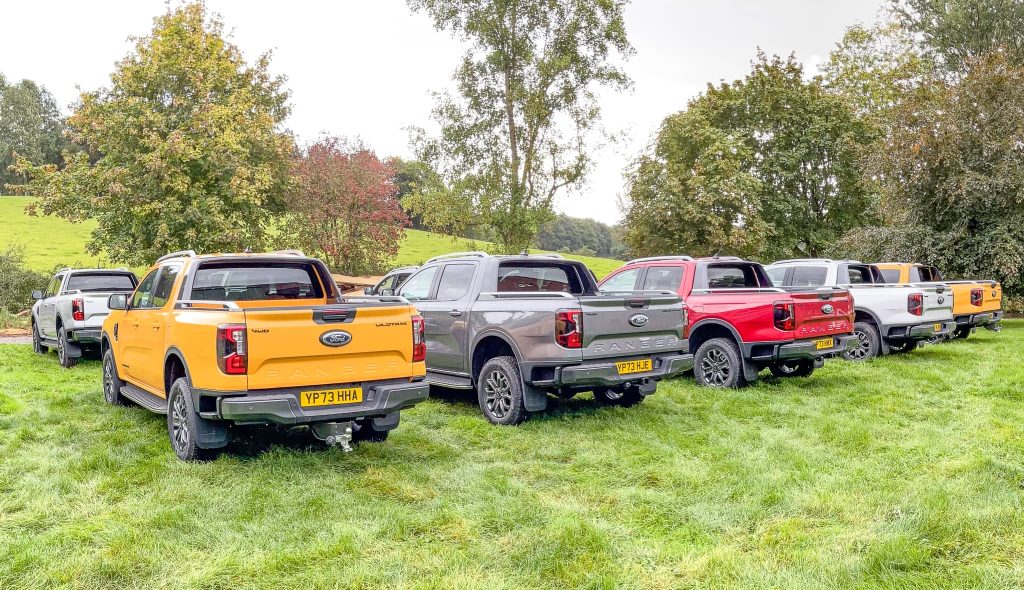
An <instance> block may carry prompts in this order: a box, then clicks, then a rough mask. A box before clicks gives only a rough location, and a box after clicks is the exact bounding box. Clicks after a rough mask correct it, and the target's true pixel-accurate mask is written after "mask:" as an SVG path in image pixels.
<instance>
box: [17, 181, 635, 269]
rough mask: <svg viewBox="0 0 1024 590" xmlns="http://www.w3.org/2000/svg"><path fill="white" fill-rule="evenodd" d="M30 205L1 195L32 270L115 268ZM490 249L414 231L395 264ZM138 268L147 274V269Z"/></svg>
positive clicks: (85, 228) (75, 232) (605, 263)
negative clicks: (29, 208) (34, 212)
mask: <svg viewBox="0 0 1024 590" xmlns="http://www.w3.org/2000/svg"><path fill="white" fill-rule="evenodd" d="M31 201H32V199H31V198H30V197H10V196H6V197H5V196H0V249H2V248H4V247H5V246H7V245H8V244H20V245H22V246H24V247H25V258H26V263H27V264H28V266H29V267H31V268H33V269H35V270H39V271H43V272H49V271H51V270H53V268H54V267H55V266H57V265H61V266H72V267H77V268H84V267H91V266H112V264H111V263H110V261H109V260H107V259H106V258H105V257H103V256H90V255H89V254H87V253H86V252H85V243H86V242H88V241H89V238H90V233H91V232H92V230H93V229H95V227H96V222H95V221H92V220H89V221H84V222H82V223H70V222H68V221H66V220H64V219H61V218H59V217H48V216H42V215H40V216H36V217H30V216H28V215H26V214H25V205H27V204H28V203H30V202H31ZM488 246H489V243H488V242H472V241H470V240H465V239H463V238H453V237H451V236H446V235H443V234H436V233H431V232H426V231H419V230H415V229H410V230H406V234H405V239H404V240H403V241H402V246H401V249H400V250H399V252H398V256H397V257H396V258H395V261H394V264H395V265H396V266H398V265H409V264H422V263H423V262H424V261H426V260H427V259H428V258H430V257H432V256H437V255H439V254H446V253H448V252H454V251H460V250H471V249H477V250H486V249H487V247H488ZM567 257H568V258H572V259H574V260H580V261H582V262H584V263H585V264H586V265H587V266H589V267H590V269H591V270H593V271H594V273H595V274H596V275H597V276H598V278H600V277H604V276H605V275H607V274H608V273H610V272H611V271H613V270H615V269H617V268H619V267H620V266H622V262H621V261H618V260H612V259H610V258H595V257H591V256H576V255H568V256H567ZM135 270H136V271H138V272H142V271H144V270H145V268H138V269H135ZM42 287H43V286H40V288H42Z"/></svg>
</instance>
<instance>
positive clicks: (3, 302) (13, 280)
mask: <svg viewBox="0 0 1024 590" xmlns="http://www.w3.org/2000/svg"><path fill="white" fill-rule="evenodd" d="M49 278H50V277H48V276H47V275H45V274H43V273H41V272H37V271H34V270H31V269H29V268H28V267H26V266H25V248H24V247H23V246H18V245H11V246H7V247H6V248H5V249H4V250H3V251H0V310H3V311H7V312H10V313H12V314H14V313H18V312H19V311H22V310H24V309H28V308H29V307H31V306H32V291H33V290H34V289H44V288H46V281H47V280H49Z"/></svg>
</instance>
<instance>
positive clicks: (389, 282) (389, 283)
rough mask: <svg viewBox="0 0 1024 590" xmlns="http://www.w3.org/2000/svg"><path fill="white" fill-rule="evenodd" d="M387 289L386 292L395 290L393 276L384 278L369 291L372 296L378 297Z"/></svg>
mask: <svg viewBox="0 0 1024 590" xmlns="http://www.w3.org/2000/svg"><path fill="white" fill-rule="evenodd" d="M385 289H387V290H388V291H394V289H395V275H391V276H389V277H384V278H383V279H382V280H381V281H380V282H379V283H377V285H376V286H374V288H373V289H372V290H371V291H370V293H372V294H374V295H380V294H381V292H382V291H384V290H385Z"/></svg>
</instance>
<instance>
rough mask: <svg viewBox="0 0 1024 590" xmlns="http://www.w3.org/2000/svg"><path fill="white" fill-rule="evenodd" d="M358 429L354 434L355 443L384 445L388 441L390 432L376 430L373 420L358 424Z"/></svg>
mask: <svg viewBox="0 0 1024 590" xmlns="http://www.w3.org/2000/svg"><path fill="white" fill-rule="evenodd" d="M357 426H358V428H357V429H355V431H354V432H353V433H352V441H353V442H370V443H382V442H384V441H386V440H387V439H388V434H390V433H391V431H390V430H374V429H373V420H371V419H370V418H367V419H366V420H363V421H361V422H360V423H359V424H357Z"/></svg>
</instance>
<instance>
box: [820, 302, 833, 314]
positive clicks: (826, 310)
mask: <svg viewBox="0 0 1024 590" xmlns="http://www.w3.org/2000/svg"><path fill="white" fill-rule="evenodd" d="M833 311H835V308H834V307H832V305H831V304H829V303H826V304H825V305H822V306H821V313H823V314H826V315H828V314H830V313H832V312H833Z"/></svg>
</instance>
